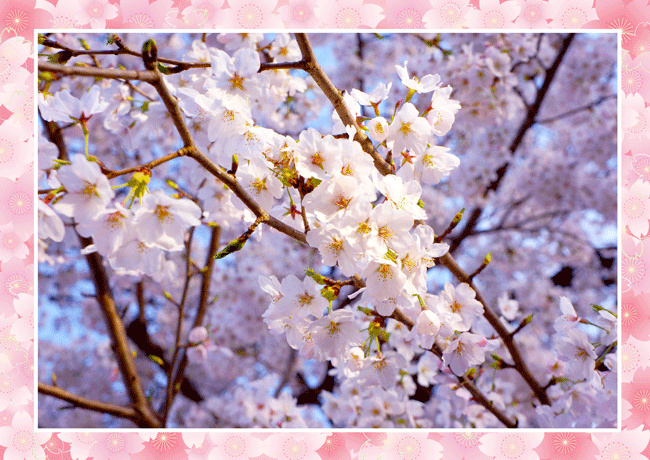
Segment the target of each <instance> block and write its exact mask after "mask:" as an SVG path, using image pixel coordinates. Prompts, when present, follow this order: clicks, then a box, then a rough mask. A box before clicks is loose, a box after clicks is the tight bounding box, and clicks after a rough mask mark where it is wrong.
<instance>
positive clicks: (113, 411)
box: [38, 382, 141, 426]
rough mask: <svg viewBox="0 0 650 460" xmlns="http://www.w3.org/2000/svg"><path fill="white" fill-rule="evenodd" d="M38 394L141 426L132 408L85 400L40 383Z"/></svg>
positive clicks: (138, 416)
mask: <svg viewBox="0 0 650 460" xmlns="http://www.w3.org/2000/svg"><path fill="white" fill-rule="evenodd" d="M38 392H39V393H41V394H44V395H47V396H52V397H54V398H57V399H61V400H63V401H67V402H69V403H70V404H72V405H73V406H75V407H78V408H79V409H87V410H92V411H95V412H101V413H103V414H110V415H114V416H115V417H120V418H125V419H127V420H131V421H132V422H133V423H135V424H136V425H138V426H141V425H140V421H141V420H140V418H141V417H140V415H139V414H138V412H137V411H135V410H134V409H133V408H132V407H124V406H118V405H116V404H109V403H104V402H101V401H97V400H94V399H89V398H84V397H83V396H79V395H76V394H74V393H70V392H69V391H66V390H63V389H61V388H59V387H55V386H52V385H48V384H46V383H43V382H38Z"/></svg>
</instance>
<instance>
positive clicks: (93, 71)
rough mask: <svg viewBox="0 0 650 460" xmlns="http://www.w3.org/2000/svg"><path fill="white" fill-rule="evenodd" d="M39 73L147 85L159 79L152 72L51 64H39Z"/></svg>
mask: <svg viewBox="0 0 650 460" xmlns="http://www.w3.org/2000/svg"><path fill="white" fill-rule="evenodd" d="M38 71H39V72H54V73H60V74H63V75H68V76H78V77H93V78H114V79H121V80H140V81H145V82H147V83H150V82H152V81H153V80H156V79H157V76H156V74H155V72H153V71H151V70H120V69H98V68H97V67H79V66H69V65H61V64H52V63H51V62H40V61H39V63H38Z"/></svg>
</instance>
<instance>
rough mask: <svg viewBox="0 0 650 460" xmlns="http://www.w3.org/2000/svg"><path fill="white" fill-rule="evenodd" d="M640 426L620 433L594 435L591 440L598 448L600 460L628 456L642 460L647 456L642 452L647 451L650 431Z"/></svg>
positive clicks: (635, 459)
mask: <svg viewBox="0 0 650 460" xmlns="http://www.w3.org/2000/svg"><path fill="white" fill-rule="evenodd" d="M644 428H645V427H643V426H639V427H637V428H635V429H633V430H622V431H620V432H618V433H607V434H604V433H592V434H591V439H592V440H593V441H594V444H596V447H598V450H599V454H598V455H597V456H596V458H598V459H605V458H616V457H620V456H621V455H626V456H627V457H628V458H630V459H634V460H642V459H643V458H644V457H645V456H644V455H641V452H643V451H644V450H645V448H646V447H647V446H648V442H649V441H650V431H647V430H644Z"/></svg>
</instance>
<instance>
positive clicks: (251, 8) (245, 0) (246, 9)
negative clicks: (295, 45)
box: [221, 0, 282, 29]
mask: <svg viewBox="0 0 650 460" xmlns="http://www.w3.org/2000/svg"><path fill="white" fill-rule="evenodd" d="M228 4H229V5H230V8H226V9H223V10H222V11H221V14H222V15H223V23H224V24H228V25H229V26H231V27H239V28H241V29H278V28H281V27H282V21H281V20H280V17H279V16H278V14H277V13H275V12H274V10H275V7H276V5H277V0H269V1H264V0H252V1H251V0H228Z"/></svg>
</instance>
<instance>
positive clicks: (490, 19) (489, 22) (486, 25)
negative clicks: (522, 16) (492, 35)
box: [465, 0, 521, 29]
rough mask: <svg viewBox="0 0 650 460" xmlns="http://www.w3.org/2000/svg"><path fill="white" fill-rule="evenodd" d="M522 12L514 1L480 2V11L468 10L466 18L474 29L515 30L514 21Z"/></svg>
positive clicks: (493, 0)
mask: <svg viewBox="0 0 650 460" xmlns="http://www.w3.org/2000/svg"><path fill="white" fill-rule="evenodd" d="M520 10H521V7H520V6H519V5H518V4H517V2H515V1H512V0H510V1H506V2H503V3H499V0H479V2H478V9H470V10H468V11H467V14H466V15H465V18H466V19H467V24H468V25H469V27H472V28H483V29H507V28H514V27H515V25H514V20H515V18H516V17H517V16H519V11H520Z"/></svg>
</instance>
